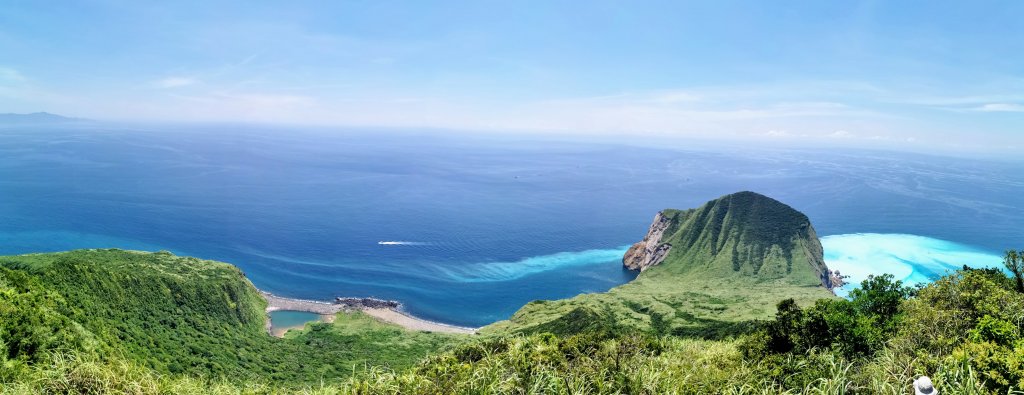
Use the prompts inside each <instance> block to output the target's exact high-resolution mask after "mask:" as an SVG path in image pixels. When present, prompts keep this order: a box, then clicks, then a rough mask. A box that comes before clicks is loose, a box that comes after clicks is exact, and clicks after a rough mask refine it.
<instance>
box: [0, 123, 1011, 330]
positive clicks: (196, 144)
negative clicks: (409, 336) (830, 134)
mask: <svg viewBox="0 0 1024 395" xmlns="http://www.w3.org/2000/svg"><path fill="white" fill-rule="evenodd" d="M727 151H729V152H727ZM1021 170H1024V167H1022V166H1021V164H1020V163H1016V164H1012V163H998V162H983V161H975V160H966V159H952V158H941V157H929V156H919V155H910V154H894V153H878V152H866V151H865V152H827V151H810V150H792V151H783V150H760V151H757V150H745V151H742V152H739V151H731V150H719V151H716V152H711V151H700V150H692V149H687V148H685V147H667V148H664V149H652V148H642V147H625V146H613V145H602V144H587V143H579V142H550V141H548V142H536V141H530V140H529V139H527V138H523V139H516V138H510V137H503V138H488V139H482V138H469V137H465V136H456V135H444V134H439V133H410V132H387V133H384V132H370V131H364V132H330V133H329V132H317V131H301V130H288V129H281V130H262V129H261V130H253V129H248V128H244V127H228V126H223V127H217V128H214V127H179V128H166V130H161V131H158V132H154V131H142V130H124V129H101V128H52V127H51V128H16V127H7V128H2V127H0V254H18V253H27V252H38V251H60V250H67V249H73V248H99V247H120V248H131V249H144V250H162V249H163V250H170V251H172V252H174V253H177V254H183V255H194V256H198V257H202V258H207V259H215V260H221V261H226V262H230V263H233V264H235V265H238V266H239V267H241V268H242V269H243V270H244V271H245V273H246V274H247V276H248V277H249V278H250V279H251V280H252V281H253V282H254V283H255V284H256V285H257V286H258V287H260V288H262V289H264V290H267V291H270V292H273V293H275V294H280V295H285V296H292V297H300V298H311V299H329V298H333V297H335V296H340V295H344V296H374V297H378V298H385V299H395V300H399V301H401V302H403V303H404V304H405V308H406V309H407V310H408V311H409V312H411V313H412V314H415V315H417V316H420V317H423V318H426V319H431V320H436V321H441V322H446V323H452V324H457V325H467V326H479V325H484V324H488V323H490V322H493V321H496V320H500V319H504V318H507V317H509V316H510V315H511V314H512V313H513V312H514V311H515V310H516V309H518V308H519V307H520V306H522V305H523V304H524V303H526V302H528V301H530V300H533V299H555V298H564V297H569V296H573V295H576V294H579V293H581V292H596V291H604V290H607V289H609V288H611V287H614V286H616V285H618V284H621V283H624V282H626V281H628V280H630V279H631V278H633V276H634V275H633V274H632V273H629V272H626V271H623V270H622V269H621V268H620V266H621V265H620V263H619V262H620V261H619V260H620V258H621V255H622V252H623V251H624V249H625V247H626V246H628V245H629V244H631V243H633V242H635V241H637V240H639V239H640V238H641V237H643V235H644V233H645V232H646V229H647V226H648V225H649V224H650V221H651V219H652V218H653V216H654V213H655V212H657V211H658V210H660V209H663V208H669V207H673V208H689V207H696V206H698V205H700V204H702V203H704V202H705V201H707V200H710V199H713V198H716V197H718V196H721V195H724V194H728V193H732V192H736V191H741V190H753V191H757V192H760V193H764V194H766V195H769V196H772V197H774V198H777V199H779V200H781V201H783V202H785V203H787V204H789V205H791V206H793V207H794V208H796V209H798V210H801V211H803V212H804V213H806V214H807V215H808V216H809V217H810V218H811V220H812V222H813V223H814V225H815V227H816V228H817V230H818V233H819V235H821V236H833V237H832V238H829V237H825V238H824V239H825V241H826V243H825V244H826V255H827V258H828V259H829V261H830V264H832V263H833V262H834V263H835V265H836V266H837V267H842V268H843V269H844V270H845V271H847V272H850V273H851V275H858V276H863V275H865V274H864V273H866V272H869V271H870V270H868V269H866V268H874V269H872V270H876V269H877V270H883V271H885V270H888V271H891V272H893V273H895V274H897V275H898V276H900V277H901V278H904V279H908V280H914V279H920V278H924V279H927V278H928V277H929V276H932V277H933V276H934V275H936V274H935V273H940V272H941V271H942V270H940V269H942V268H943V267H944V266H942V265H947V266H951V267H955V266H957V265H961V264H964V263H970V264H985V265H991V264H993V262H995V264H997V263H998V262H997V261H992V260H991V259H993V257H996V256H997V255H998V254H999V253H1000V251H1002V250H1003V249H1006V248H1010V247H1014V248H1024V231H1021V230H1020V224H1022V223H1024V210H1022V208H1024V176H1022V175H1021ZM861 233H863V234H861ZM886 243H888V244H886ZM936 243H939V244H936ZM943 243H944V244H943ZM942 250H945V255H941V256H939V255H935V254H933V252H935V251H939V252H942ZM971 254H974V255H971ZM961 261H963V262H961ZM935 262H939V263H940V265H939V266H935V265H936V263H935ZM899 265H903V266H899ZM929 265H931V266H929ZM858 269H860V270H859V271H860V272H864V273H860V272H858ZM889 269H892V270H889ZM908 270H909V271H908Z"/></svg>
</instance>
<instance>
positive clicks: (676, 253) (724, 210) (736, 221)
mask: <svg viewBox="0 0 1024 395" xmlns="http://www.w3.org/2000/svg"><path fill="white" fill-rule="evenodd" d="M662 215H664V216H665V217H667V218H668V221H669V224H668V228H667V229H666V231H665V232H664V235H663V237H662V239H661V242H662V243H667V244H669V245H672V249H671V250H670V251H669V254H668V256H667V257H666V258H665V262H664V263H663V265H664V267H665V269H661V270H662V274H659V275H658V276H664V275H665V274H664V273H665V272H671V273H676V274H689V275H691V276H693V275H698V276H701V277H731V278H736V279H742V280H750V279H753V280H754V281H757V282H776V283H785V284H791V285H797V286H816V285H823V286H825V287H826V288H831V285H832V284H831V281H830V279H829V276H828V268H827V267H826V266H825V261H824V259H823V258H822V248H821V243H820V242H819V241H818V236H817V234H816V233H815V231H814V227H813V226H811V221H810V219H808V218H807V216H806V215H804V214H803V213H801V212H799V211H797V210H795V209H793V208H792V207H789V206H787V205H785V204H783V203H782V202H779V201H778V200H775V199H772V198H769V197H767V196H764V195H761V194H758V193H754V192H739V193H734V194H731V195H726V196H723V197H720V198H718V199H715V200H712V201H710V202H708V203H706V204H704V205H703V206H701V207H699V208H696V209H690V210H685V211H680V210H671V209H669V210H664V211H662Z"/></svg>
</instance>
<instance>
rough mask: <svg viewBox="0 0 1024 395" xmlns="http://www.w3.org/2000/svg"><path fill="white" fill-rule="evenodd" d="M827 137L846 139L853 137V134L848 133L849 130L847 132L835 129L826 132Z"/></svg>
mask: <svg viewBox="0 0 1024 395" xmlns="http://www.w3.org/2000/svg"><path fill="white" fill-rule="evenodd" d="M827 137H831V138H834V139H848V138H852V137H854V134H853V133H850V132H847V131H845V130H837V131H835V132H832V133H830V134H828V136H827Z"/></svg>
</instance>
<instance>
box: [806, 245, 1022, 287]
mask: <svg viewBox="0 0 1024 395" xmlns="http://www.w3.org/2000/svg"><path fill="white" fill-rule="evenodd" d="M821 246H822V247H823V248H824V249H825V263H826V264H827V265H828V267H829V268H830V269H832V270H839V271H840V273H842V274H843V275H847V276H850V277H849V279H847V282H848V284H847V285H845V286H843V287H842V288H840V289H837V290H836V294H837V295H840V296H845V295H847V294H848V293H849V292H850V290H852V289H853V288H854V287H855V286H856V285H858V284H860V282H861V281H864V279H866V278H867V277H868V276H869V275H881V274H892V275H893V277H895V278H896V279H897V280H900V281H903V283H904V284H906V285H916V284H922V283H927V282H930V281H933V280H935V279H936V278H938V277H941V276H943V275H945V274H948V273H950V272H952V271H955V270H957V269H960V268H962V267H964V266H965V265H966V266H970V267H973V268H982V267H999V268H1001V267H1002V262H1003V260H1002V257H1001V256H999V255H997V254H995V253H991V252H986V251H983V250H981V249H979V248H977V247H971V246H968V245H964V244H960V243H955V242H951V241H946V240H939V239H934V238H931V237H924V236H916V235H907V234H878V233H856V234H845V235H834V236H826V237H823V238H821Z"/></svg>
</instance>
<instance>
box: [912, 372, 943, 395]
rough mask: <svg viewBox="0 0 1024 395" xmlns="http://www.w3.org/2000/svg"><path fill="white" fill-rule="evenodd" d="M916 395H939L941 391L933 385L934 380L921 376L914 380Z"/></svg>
mask: <svg viewBox="0 0 1024 395" xmlns="http://www.w3.org/2000/svg"><path fill="white" fill-rule="evenodd" d="M914 395H939V390H937V389H935V387H934V386H933V385H932V379H930V378H928V376H921V377H918V378H917V380H914Z"/></svg>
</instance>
